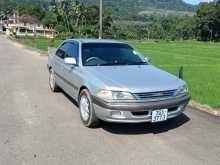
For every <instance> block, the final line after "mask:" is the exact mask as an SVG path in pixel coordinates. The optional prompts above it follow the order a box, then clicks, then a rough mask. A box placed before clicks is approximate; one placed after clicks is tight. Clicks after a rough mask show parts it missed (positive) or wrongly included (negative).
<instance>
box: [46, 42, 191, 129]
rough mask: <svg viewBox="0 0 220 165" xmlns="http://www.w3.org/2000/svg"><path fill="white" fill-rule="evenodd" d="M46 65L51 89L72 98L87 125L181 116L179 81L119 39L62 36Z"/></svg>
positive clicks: (184, 95)
mask: <svg viewBox="0 0 220 165" xmlns="http://www.w3.org/2000/svg"><path fill="white" fill-rule="evenodd" d="M161 58H162V57H161ZM48 69H49V74H50V75H49V85H50V88H51V90H52V91H53V92H56V91H58V90H60V89H62V90H63V91H64V92H65V93H67V94H68V95H69V96H71V97H72V98H73V99H74V100H76V102H77V103H78V105H79V109H80V117H81V120H82V122H83V123H84V125H85V126H87V127H95V126H97V124H98V123H99V121H100V120H103V121H107V122H119V123H140V122H162V121H166V120H168V119H170V118H173V117H176V116H178V115H180V114H181V113H182V112H183V111H184V109H185V107H186V106H187V104H188V102H189V100H190V95H189V91H188V89H187V87H186V84H185V82H184V81H183V80H181V79H179V78H178V77H176V76H174V75H171V74H169V73H167V72H165V71H163V70H161V69H158V68H156V67H155V66H153V65H151V64H150V63H149V60H148V59H147V58H144V57H143V56H142V55H141V54H140V53H139V52H138V51H137V50H135V49H134V48H132V47H131V46H130V45H129V44H127V43H123V42H119V41H114V40H85V39H71V40H66V41H64V42H63V43H62V44H61V45H60V46H59V47H58V48H57V50H56V51H54V52H53V53H49V56H48Z"/></svg>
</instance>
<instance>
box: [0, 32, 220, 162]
mask: <svg viewBox="0 0 220 165" xmlns="http://www.w3.org/2000/svg"><path fill="white" fill-rule="evenodd" d="M0 75H1V79H0V91H1V92H0V164H1V165H73V164H76V165H78V164H80V165H81V164H82V165H84V164H85V165H87V164H88V165H91V164H94V165H98V164H100V165H105V164H126V165H129V164H131V165H134V164H137V165H141V164H145V165H146V164H164V165H166V164H167V165H168V164H169V165H172V164H173V165H177V164H184V165H186V164H187V165H197V164H198V165H202V164H207V165H214V164H216V165H217V164H218V165H219V164H220V119H219V118H217V117H214V116H211V115H209V114H206V113H203V112H200V111H197V110H193V109H187V112H186V113H185V114H184V115H182V116H180V117H178V118H176V119H172V120H169V121H167V122H165V123H159V124H120V125H117V124H107V123H103V125H102V126H101V128H98V129H88V128H85V127H84V126H83V125H82V124H81V122H80V119H79V113H78V109H77V107H76V106H75V105H74V104H73V102H72V100H71V99H68V97H67V96H66V95H65V94H63V93H57V94H53V93H51V92H50V90H49V88H48V84H47V80H48V73H47V70H46V59H45V58H42V57H40V56H39V55H38V54H37V53H34V52H31V51H29V50H25V49H24V48H22V47H21V46H19V45H17V44H14V43H12V42H11V41H9V40H7V39H6V38H5V37H3V36H0Z"/></svg>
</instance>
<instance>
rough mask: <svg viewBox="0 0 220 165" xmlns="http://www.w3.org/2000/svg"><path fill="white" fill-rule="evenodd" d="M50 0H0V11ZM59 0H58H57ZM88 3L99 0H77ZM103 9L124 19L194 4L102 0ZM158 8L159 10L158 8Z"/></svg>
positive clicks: (190, 9) (181, 9) (182, 10)
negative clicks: (23, 4) (18, 5)
mask: <svg viewBox="0 0 220 165" xmlns="http://www.w3.org/2000/svg"><path fill="white" fill-rule="evenodd" d="M49 1H50V0H0V11H2V10H8V8H12V7H14V6H16V4H22V3H32V4H33V3H35V4H40V5H44V6H47V5H48V4H49V3H48V2H49ZM57 1H60V0H57ZM78 1H81V2H83V3H85V4H88V5H99V0H78ZM103 3H104V7H105V9H106V8H108V9H110V10H111V11H112V13H113V16H114V18H115V19H126V18H129V17H131V16H134V15H137V14H139V13H145V14H146V13H154V11H155V13H158V11H159V12H160V13H162V14H163V13H165V12H166V11H169V12H170V13H174V14H175V11H178V13H179V12H180V13H185V12H190V13H191V12H194V11H195V10H196V6H192V5H189V4H186V3H185V2H183V1H182V0H103ZM158 9H159V10H158Z"/></svg>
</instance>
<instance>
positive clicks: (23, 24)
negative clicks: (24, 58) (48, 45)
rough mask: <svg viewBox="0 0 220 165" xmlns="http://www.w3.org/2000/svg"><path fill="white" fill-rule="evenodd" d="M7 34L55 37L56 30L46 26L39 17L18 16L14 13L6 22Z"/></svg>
mask: <svg viewBox="0 0 220 165" xmlns="http://www.w3.org/2000/svg"><path fill="white" fill-rule="evenodd" d="M4 24H5V27H6V34H7V35H16V36H35V35H36V36H41V37H46V38H54V36H55V30H54V29H52V28H45V27H44V26H43V24H41V23H40V21H39V20H38V19H36V18H35V17H32V16H17V15H16V14H14V15H13V16H11V17H9V19H8V20H6V21H5V22H4Z"/></svg>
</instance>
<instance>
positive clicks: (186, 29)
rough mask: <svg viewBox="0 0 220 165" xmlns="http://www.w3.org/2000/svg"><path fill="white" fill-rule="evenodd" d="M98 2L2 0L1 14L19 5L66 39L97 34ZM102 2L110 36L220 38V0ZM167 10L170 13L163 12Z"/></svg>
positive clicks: (24, 12) (1, 16)
mask: <svg viewBox="0 0 220 165" xmlns="http://www.w3.org/2000/svg"><path fill="white" fill-rule="evenodd" d="M98 1H99V0H19V1H18V0H0V19H6V18H7V16H9V15H11V14H12V12H13V11H14V10H15V9H16V11H17V12H18V13H19V14H20V15H32V16H34V17H36V18H38V19H39V20H40V21H41V22H42V23H43V24H44V25H45V26H47V27H52V28H55V29H56V30H57V32H58V34H59V35H58V36H59V37H61V38H67V37H93V38H94V37H97V36H98V26H99V22H98V18H99V8H98V6H97V4H98ZM103 2H104V12H103V13H104V14H103V23H104V24H103V29H104V37H105V38H117V39H140V40H142V39H158V40H161V39H162V40H188V39H197V40H203V41H213V40H215V41H219V40H220V0H217V1H215V2H213V3H202V4H200V5H199V6H191V5H187V4H185V3H184V2H183V1H181V0H138V1H133V0H117V1H115V0H106V1H105V0H104V1H103ZM161 8H163V9H161ZM165 9H167V10H166V11H167V12H166V13H163V11H165ZM196 9H197V11H196V12H195V14H192V13H193V12H194V11H195V10H196ZM144 10H145V12H142V13H140V12H141V11H144ZM173 10H176V11H177V10H178V12H176V13H179V12H180V11H184V12H182V14H178V15H177V14H173V12H170V11H173ZM154 11H155V12H154ZM158 11H159V12H158ZM186 12H191V13H190V14H187V13H186ZM174 13H175V12H174Z"/></svg>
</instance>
